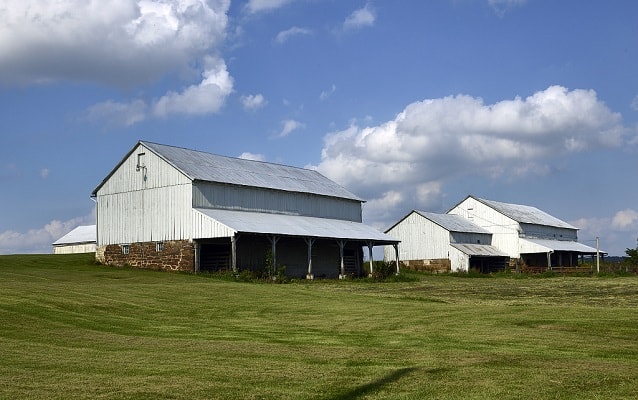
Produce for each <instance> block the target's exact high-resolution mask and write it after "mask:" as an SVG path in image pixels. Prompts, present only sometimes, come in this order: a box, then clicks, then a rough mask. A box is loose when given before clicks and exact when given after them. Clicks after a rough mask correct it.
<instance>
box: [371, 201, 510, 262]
mask: <svg viewBox="0 0 638 400" xmlns="http://www.w3.org/2000/svg"><path fill="white" fill-rule="evenodd" d="M385 233H386V234H388V235H389V236H391V237H393V238H395V239H398V240H400V241H401V247H400V252H399V258H400V259H401V260H402V262H403V263H404V264H405V265H406V266H407V267H408V268H411V269H419V270H435V271H440V270H452V271H469V270H470V269H476V270H477V271H481V272H495V271H499V270H504V269H505V267H506V265H507V263H508V262H509V257H508V256H507V254H505V253H504V252H502V251H500V250H498V249H497V248H495V247H494V246H492V245H491V243H492V234H491V233H490V232H489V231H487V230H486V229H483V228H481V227H479V226H478V225H476V224H473V223H472V222H470V221H468V220H467V219H465V218H463V217H461V216H459V215H451V214H435V213H427V212H423V211H416V210H413V211H411V212H410V213H409V214H408V215H406V216H405V217H403V218H402V219H401V220H400V221H399V222H397V223H396V224H394V225H393V226H392V227H391V228H390V229H388V230H387V231H386V232H385ZM384 257H385V259H389V260H391V259H392V257H394V248H393V247H391V246H388V247H385V248H384Z"/></svg>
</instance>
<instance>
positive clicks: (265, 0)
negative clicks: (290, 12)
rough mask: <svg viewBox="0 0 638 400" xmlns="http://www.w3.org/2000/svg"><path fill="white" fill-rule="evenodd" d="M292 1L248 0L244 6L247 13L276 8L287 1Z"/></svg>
mask: <svg viewBox="0 0 638 400" xmlns="http://www.w3.org/2000/svg"><path fill="white" fill-rule="evenodd" d="M292 1H293V0H249V1H248V3H247V4H246V7H245V8H246V10H247V11H248V13H249V14H257V13H260V12H266V11H272V10H276V9H277V8H280V7H283V6H285V5H286V4H288V3H292Z"/></svg>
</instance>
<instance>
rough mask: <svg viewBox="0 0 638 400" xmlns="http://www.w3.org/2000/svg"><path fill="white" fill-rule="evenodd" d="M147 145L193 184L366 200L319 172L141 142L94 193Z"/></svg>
mask: <svg viewBox="0 0 638 400" xmlns="http://www.w3.org/2000/svg"><path fill="white" fill-rule="evenodd" d="M140 144H141V145H143V146H144V147H146V148H148V149H149V150H151V151H152V152H154V153H155V154H157V155H158V156H159V157H160V158H162V159H163V160H164V161H166V162H168V163H169V164H171V165H172V166H173V167H175V168H176V169H177V170H179V171H180V172H182V173H183V174H184V175H186V176H187V177H188V178H189V179H191V180H193V181H204V182H217V183H227V184H231V185H240V186H251V187H259V188H264V189H273V190H282V191H287V192H299V193H310V194H316V195H323V196H329V197H337V198H343V199H350V200H355V201H361V202H362V201H363V200H362V199H360V198H359V197H357V196H356V195H354V194H352V193H351V192H349V191H348V190H346V189H345V188H344V187H342V186H340V185H338V184H337V183H335V182H333V181H332V180H330V179H328V178H326V177H325V176H323V175H322V174H320V173H319V172H317V171H314V170H311V169H305V168H298V167H291V166H287V165H281V164H273V163H267V162H262V161H254V160H244V159H241V158H233V157H226V156H220V155H216V154H211V153H206V152H203V151H197V150H190V149H185V148H181V147H174V146H168V145H163V144H158V143H152V142H145V141H140V142H138V144H137V145H136V146H135V147H133V149H131V151H129V152H128V153H127V154H126V156H125V157H124V159H123V160H122V161H121V162H120V163H119V164H118V165H117V166H116V167H115V168H114V169H113V171H112V172H111V173H110V174H109V175H108V176H107V177H106V178H105V179H104V180H103V181H102V183H101V184H100V185H99V186H98V187H97V188H96V189H95V190H94V191H93V195H94V196H95V195H96V194H97V192H98V190H99V189H100V188H101V187H102V186H103V185H104V183H105V182H106V181H107V180H108V179H109V178H110V176H111V175H112V174H113V173H114V172H115V170H117V168H119V166H120V165H121V164H122V163H123V162H124V160H126V159H127V158H128V157H129V156H130V155H131V153H132V152H133V151H135V149H136V148H137V146H138V145H140Z"/></svg>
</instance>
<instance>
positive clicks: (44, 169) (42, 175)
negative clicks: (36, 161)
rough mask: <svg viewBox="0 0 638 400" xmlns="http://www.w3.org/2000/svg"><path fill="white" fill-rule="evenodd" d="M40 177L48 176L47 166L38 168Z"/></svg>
mask: <svg viewBox="0 0 638 400" xmlns="http://www.w3.org/2000/svg"><path fill="white" fill-rule="evenodd" d="M40 177H41V178H42V179H46V178H48V177H49V169H48V168H42V169H40Z"/></svg>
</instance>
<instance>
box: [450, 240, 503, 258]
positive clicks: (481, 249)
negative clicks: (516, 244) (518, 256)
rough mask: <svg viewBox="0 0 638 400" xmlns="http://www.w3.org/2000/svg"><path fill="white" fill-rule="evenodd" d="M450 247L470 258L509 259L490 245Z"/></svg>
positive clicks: (462, 244)
mask: <svg viewBox="0 0 638 400" xmlns="http://www.w3.org/2000/svg"><path fill="white" fill-rule="evenodd" d="M450 245H451V246H452V247H454V248H455V249H458V250H460V251H462V252H463V253H465V254H467V255H469V256H489V257H509V256H508V255H507V254H505V253H503V252H502V251H500V250H499V249H497V248H496V247H494V246H490V245H489V244H470V243H450Z"/></svg>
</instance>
